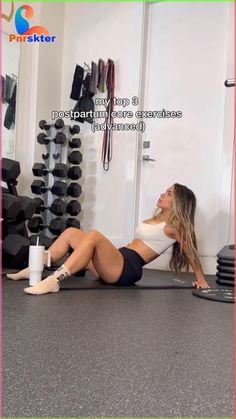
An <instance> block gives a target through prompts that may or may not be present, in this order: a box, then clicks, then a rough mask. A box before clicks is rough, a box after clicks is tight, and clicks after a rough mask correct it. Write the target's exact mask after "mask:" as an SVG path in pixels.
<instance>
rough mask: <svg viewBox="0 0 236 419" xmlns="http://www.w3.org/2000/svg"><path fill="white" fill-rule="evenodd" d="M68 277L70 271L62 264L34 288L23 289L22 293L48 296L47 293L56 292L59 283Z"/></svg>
mask: <svg viewBox="0 0 236 419" xmlns="http://www.w3.org/2000/svg"><path fill="white" fill-rule="evenodd" d="M70 275H71V272H70V270H69V269H68V268H67V267H66V266H65V265H64V264H63V265H61V266H60V267H59V268H58V269H57V270H56V271H55V272H54V274H53V275H49V276H48V277H47V278H46V279H44V280H43V281H41V282H39V283H38V284H37V285H35V286H34V287H28V288H25V289H24V292H26V293H27V294H33V295H42V294H48V293H49V292H58V291H59V290H60V282H61V281H63V279H66V278H67V277H68V276H70Z"/></svg>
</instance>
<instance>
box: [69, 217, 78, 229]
mask: <svg viewBox="0 0 236 419" xmlns="http://www.w3.org/2000/svg"><path fill="white" fill-rule="evenodd" d="M66 227H67V228H68V227H76V228H80V222H79V221H78V220H76V219H75V218H67V220H66Z"/></svg>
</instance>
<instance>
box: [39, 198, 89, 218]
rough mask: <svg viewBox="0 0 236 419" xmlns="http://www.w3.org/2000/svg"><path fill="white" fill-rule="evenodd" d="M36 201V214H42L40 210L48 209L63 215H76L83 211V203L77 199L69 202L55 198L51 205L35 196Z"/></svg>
mask: <svg viewBox="0 0 236 419" xmlns="http://www.w3.org/2000/svg"><path fill="white" fill-rule="evenodd" d="M34 203H35V206H36V210H35V213H36V214H40V212H43V211H45V210H46V209H48V210H50V211H51V212H52V213H53V214H55V215H59V216H62V215H65V214H66V213H68V214H70V215H74V216H75V215H78V214H79V213H80V211H81V205H80V203H79V202H78V201H76V200H72V201H70V202H69V203H68V204H67V203H66V202H65V201H62V199H55V200H54V201H53V203H52V205H51V206H46V205H44V202H43V200H42V199H41V198H34Z"/></svg>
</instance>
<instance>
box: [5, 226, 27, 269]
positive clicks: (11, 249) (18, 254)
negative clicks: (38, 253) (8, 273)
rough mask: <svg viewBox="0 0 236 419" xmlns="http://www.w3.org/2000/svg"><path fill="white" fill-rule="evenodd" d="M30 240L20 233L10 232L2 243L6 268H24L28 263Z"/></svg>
mask: <svg viewBox="0 0 236 419" xmlns="http://www.w3.org/2000/svg"><path fill="white" fill-rule="evenodd" d="M29 245H30V241H29V239H27V238H26V237H23V236H20V235H19V234H9V235H8V236H6V237H5V239H4V240H3V243H2V264H3V267H4V268H24V267H25V266H27V263H28V255H29Z"/></svg>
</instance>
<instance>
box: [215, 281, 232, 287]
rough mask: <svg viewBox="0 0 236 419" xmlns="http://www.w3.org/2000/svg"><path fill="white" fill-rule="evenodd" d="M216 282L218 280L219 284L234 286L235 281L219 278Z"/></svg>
mask: <svg viewBox="0 0 236 419" xmlns="http://www.w3.org/2000/svg"><path fill="white" fill-rule="evenodd" d="M216 282H217V284H219V285H223V286H224V287H233V286H234V281H230V280H228V279H217V280H216Z"/></svg>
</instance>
